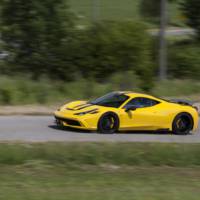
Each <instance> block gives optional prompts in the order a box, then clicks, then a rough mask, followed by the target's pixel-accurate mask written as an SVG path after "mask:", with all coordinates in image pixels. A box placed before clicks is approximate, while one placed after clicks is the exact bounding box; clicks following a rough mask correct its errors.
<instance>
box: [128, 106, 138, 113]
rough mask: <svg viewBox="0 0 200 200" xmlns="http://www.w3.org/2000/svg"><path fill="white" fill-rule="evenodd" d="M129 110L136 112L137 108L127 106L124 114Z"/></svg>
mask: <svg viewBox="0 0 200 200" xmlns="http://www.w3.org/2000/svg"><path fill="white" fill-rule="evenodd" d="M130 110H132V111H134V110H137V107H136V106H131V105H130V106H128V107H127V108H126V109H125V112H129V111H130Z"/></svg>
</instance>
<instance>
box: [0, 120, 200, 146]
mask: <svg viewBox="0 0 200 200" xmlns="http://www.w3.org/2000/svg"><path fill="white" fill-rule="evenodd" d="M0 141H1V142H4V141H13V142H16V141H19V142H48V141H51V142H57V141H59V142H60V141H66V142H75V141H82V142H178V143H200V130H198V131H197V132H196V133H193V134H191V135H187V136H184V135H182V136H177V135H172V134H166V133H118V134H108V135H103V134H97V133H94V132H86V131H76V130H71V129H66V130H61V129H58V128H57V127H56V126H55V124H54V118H53V117H51V116H0Z"/></svg>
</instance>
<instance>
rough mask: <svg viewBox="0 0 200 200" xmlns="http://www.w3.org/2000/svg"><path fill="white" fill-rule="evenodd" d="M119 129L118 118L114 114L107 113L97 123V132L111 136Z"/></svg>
mask: <svg viewBox="0 0 200 200" xmlns="http://www.w3.org/2000/svg"><path fill="white" fill-rule="evenodd" d="M118 129H119V118H118V116H117V115H116V114H115V113H112V112H108V113H105V114H103V115H102V116H101V118H100V119H99V122H98V132H100V133H107V134H112V133H115V132H116V131H118Z"/></svg>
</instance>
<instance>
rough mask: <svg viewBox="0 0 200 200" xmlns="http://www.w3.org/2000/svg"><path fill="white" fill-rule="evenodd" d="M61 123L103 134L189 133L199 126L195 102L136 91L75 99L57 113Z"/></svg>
mask: <svg viewBox="0 0 200 200" xmlns="http://www.w3.org/2000/svg"><path fill="white" fill-rule="evenodd" d="M55 118H56V122H57V124H58V125H62V126H68V127H73V128H78V129H86V130H97V131H98V132H100V133H114V132H116V131H130V130H133V131H169V132H173V133H175V134H189V133H190V131H192V130H196V129H197V126H198V111H197V108H195V107H193V106H192V104H190V103H188V102H186V101H182V100H176V101H167V100H163V99H160V98H156V97H153V96H150V95H145V94H140V93H133V92H112V93H109V94H107V95H105V96H103V97H100V98H97V99H95V100H93V101H74V102H71V103H68V104H66V105H64V106H62V107H61V108H59V109H58V110H57V111H56V112H55Z"/></svg>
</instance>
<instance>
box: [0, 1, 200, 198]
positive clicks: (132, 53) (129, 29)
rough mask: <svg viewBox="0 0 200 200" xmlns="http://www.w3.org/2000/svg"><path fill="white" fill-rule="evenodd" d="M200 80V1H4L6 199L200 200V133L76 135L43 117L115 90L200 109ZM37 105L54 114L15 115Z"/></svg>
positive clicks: (1, 177)
mask: <svg viewBox="0 0 200 200" xmlns="http://www.w3.org/2000/svg"><path fill="white" fill-rule="evenodd" d="M199 77H200V0H0V105H1V106H0V200H1V199H2V200H131V199H134V200H169V199H170V200H199V197H200V190H199V188H200V181H199V180H200V156H199V155H200V145H199V144H185V143H186V142H191V141H192V142H196V143H198V141H199V130H198V132H197V133H196V134H195V133H194V134H193V135H188V136H183V135H181V136H177V135H171V134H168V135H165V134H159V133H155V134H153V133H151V135H148V134H147V133H146V134H145V133H143V134H139V133H133V134H126V133H123V134H114V135H112V136H111V135H100V134H95V133H85V132H78V131H76V132H75V131H72V130H68V131H67V130H65V129H63V130H61V129H58V127H56V126H52V125H53V124H54V123H53V120H54V119H53V117H52V110H53V109H52V108H51V109H50V110H48V111H46V110H45V111H43V108H49V107H51V106H52V107H54V106H55V107H57V104H61V103H62V102H64V101H68V100H73V99H87V98H93V97H96V96H99V95H102V94H105V93H106V92H110V91H114V90H133V91H140V92H145V93H150V94H154V95H157V96H161V97H170V98H171V97H172V96H173V97H181V98H182V97H184V98H188V99H191V100H195V101H198V102H200V80H199ZM27 104H29V105H27ZM34 104H35V105H34ZM38 104H39V105H38ZM7 105H9V106H7ZM10 105H11V106H10ZM26 106H27V107H29V106H30V107H31V110H30V112H29V111H28V114H31V115H33V114H34V113H33V110H32V108H33V107H34V106H35V107H36V114H37V115H38V113H39V111H40V112H44V113H39V114H51V115H50V116H28V117H27V116H24V117H22V116H19V115H17V116H12V115H14V114H27V113H25V112H24V110H23V109H25V110H26V109H27V107H26ZM16 107H17V108H18V109H19V110H17V111H16V112H14V111H13V110H14V108H15V109H16ZM8 108H10V111H9V109H8ZM4 111H5V112H4ZM3 114H5V115H11V116H2V115H3ZM92 134H94V135H93V137H97V138H99V139H100V140H98V141H99V142H86V140H87V138H90V137H92V136H91V135H92ZM149 134H150V133H149ZM116 137H119V138H121V139H120V140H117V139H116ZM137 137H139V138H140V137H141V138H142V140H141V141H145V143H137V142H134V143H131V142H127V143H125V142H117V141H129V138H132V139H134V138H136V139H137ZM156 137H158V138H159V139H158V140H155V139H156ZM33 138H37V140H33ZM64 138H65V141H66V142H63V143H56V142H55V143H51V142H46V143H38V144H36V143H28V142H27V141H30V142H33V141H40V142H42V141H49V140H50V141H64ZM73 138H77V140H78V141H81V142H74V143H72V142H71V143H70V142H69V141H73ZM79 138H82V139H80V140H79ZM106 138H107V139H109V138H110V140H107V141H112V142H107V143H106V142H100V141H104V139H105V141H106ZM123 138H127V139H126V140H123ZM165 138H166V139H167V140H165ZM16 139H17V140H18V141H19V142H16ZM188 139H189V140H188ZM190 139H191V140H190ZM5 140H6V141H10V142H7V143H6V142H3V141H5ZM22 141H24V142H23V143H22ZM67 141H68V142H67ZM95 141H96V140H95ZM132 141H134V140H132ZM151 141H160V142H159V143H147V142H151ZM162 141H168V142H169V143H161V142H162ZM173 142H180V144H177V143H176V144H175V143H173ZM181 143H182V144H181Z"/></svg>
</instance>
